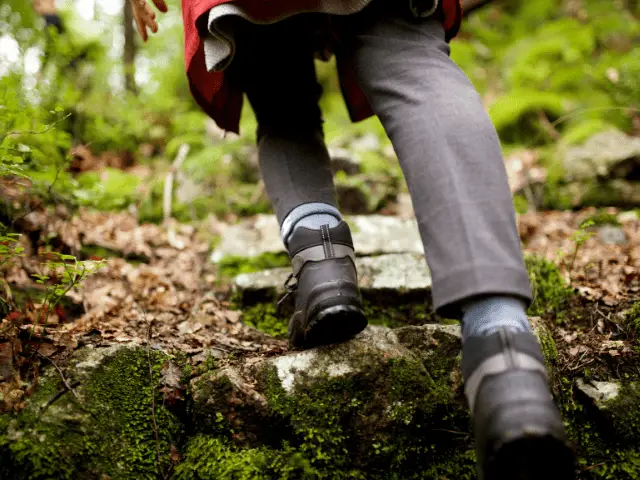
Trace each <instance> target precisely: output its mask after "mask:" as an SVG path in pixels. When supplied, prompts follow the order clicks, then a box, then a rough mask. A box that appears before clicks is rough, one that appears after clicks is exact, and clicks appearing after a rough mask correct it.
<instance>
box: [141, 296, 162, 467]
mask: <svg viewBox="0 0 640 480" xmlns="http://www.w3.org/2000/svg"><path fill="white" fill-rule="evenodd" d="M136 304H137V302H136ZM138 308H139V309H140V310H141V312H142V318H143V319H144V320H145V322H147V323H148V324H149V328H148V329H147V364H148V365H149V381H150V382H151V420H153V435H154V437H155V440H156V461H157V463H158V465H157V466H158V473H159V474H160V475H162V478H165V476H164V474H163V473H162V468H161V467H160V465H161V463H160V437H159V435H158V422H157V420H156V387H155V385H154V384H153V367H152V365H151V330H152V328H153V322H150V321H148V320H147V315H146V313H145V312H144V310H142V309H141V308H140V306H139V305H138Z"/></svg>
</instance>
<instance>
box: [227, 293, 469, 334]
mask: <svg viewBox="0 0 640 480" xmlns="http://www.w3.org/2000/svg"><path fill="white" fill-rule="evenodd" d="M236 300H237V301H238V303H241V302H239V300H238V299H236ZM363 303H364V312H365V315H366V316H367V319H368V321H369V324H370V325H381V326H384V327H389V328H397V327H405V326H407V325H424V324H425V323H429V322H431V321H433V320H434V314H433V313H432V311H431V309H430V306H429V305H428V304H425V303H424V302H420V303H418V302H416V301H415V300H413V301H410V300H407V301H406V302H403V301H399V302H398V303H397V304H381V303H379V302H374V301H373V300H371V299H367V298H365V299H364V302H363ZM236 306H238V305H236ZM239 308H242V307H239ZM290 310H291V308H290V307H289V308H287V307H284V306H283V308H282V309H281V312H280V313H279V314H277V305H276V303H275V301H273V302H264V303H262V302H261V303H256V304H255V305H251V306H247V307H243V308H242V320H243V321H244V322H245V323H246V324H248V325H251V326H252V327H254V328H257V329H258V330H260V331H261V332H264V333H267V334H269V335H272V336H274V337H276V338H287V328H288V324H289V317H290V314H291V311H290ZM455 323H458V322H455Z"/></svg>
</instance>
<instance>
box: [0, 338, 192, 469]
mask: <svg viewBox="0 0 640 480" xmlns="http://www.w3.org/2000/svg"><path fill="white" fill-rule="evenodd" d="M169 365H170V360H169V357H168V356H167V355H166V354H164V353H161V352H158V351H156V350H151V351H147V349H145V348H140V347H136V346H131V345H130V346H122V345H112V346H109V347H106V348H98V347H92V346H91V347H85V348H82V349H79V350H77V351H75V352H74V353H73V355H72V357H71V359H70V361H69V366H68V368H64V370H63V371H64V374H65V377H66V378H67V379H68V382H69V383H70V384H71V385H72V387H73V392H71V391H67V390H66V389H65V387H64V385H63V382H62V380H61V376H60V374H59V373H58V371H57V370H56V369H55V368H54V367H53V366H51V365H46V366H45V368H43V370H42V373H41V375H40V378H39V384H38V388H37V389H36V391H35V393H34V394H33V396H32V397H31V398H30V402H29V403H28V405H27V407H26V408H25V409H24V410H22V411H21V412H20V413H19V414H15V415H11V416H10V415H9V414H3V415H0V455H1V456H2V462H1V464H0V478H12V479H16V480H19V479H27V478H60V479H72V478H78V477H77V475H79V474H80V473H79V472H82V474H81V476H82V477H83V478H96V479H98V478H156V476H157V474H158V468H160V469H161V470H162V471H168V470H169V469H170V468H171V464H172V462H171V459H170V454H171V451H172V448H173V449H175V444H176V442H177V438H178V434H179V432H180V428H181V427H180V423H179V420H178V416H176V415H175V414H174V413H173V412H172V411H171V410H170V408H169V403H170V401H171V402H174V406H175V405H177V403H175V402H180V401H181V400H180V395H181V394H180V392H179V390H180V389H181V387H180V386H179V385H178V384H177V383H176V381H175V377H176V375H175V367H174V373H173V374H167V373H171V370H170V369H168V368H167V367H168V366H169ZM165 380H170V382H169V384H167V385H165V384H164V383H165ZM153 386H155V387H156V388H153ZM152 392H153V394H152ZM154 395H155V397H154ZM76 396H77V397H76ZM154 400H155V402H154ZM154 425H158V426H159V427H158V429H157V436H156V433H154V432H155V427H154ZM89 472H90V473H89Z"/></svg>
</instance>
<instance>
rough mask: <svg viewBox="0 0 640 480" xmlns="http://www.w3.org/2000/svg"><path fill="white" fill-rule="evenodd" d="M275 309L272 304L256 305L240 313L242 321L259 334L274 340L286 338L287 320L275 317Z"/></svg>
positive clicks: (279, 316) (281, 316)
mask: <svg viewBox="0 0 640 480" xmlns="http://www.w3.org/2000/svg"><path fill="white" fill-rule="evenodd" d="M276 310H277V307H276V305H275V304H273V303H258V304H257V305H254V306H252V307H248V308H246V309H244V310H243V311H242V320H243V321H244V322H245V323H246V324H247V325H251V326H252V327H254V328H257V329H258V330H260V331H261V332H264V333H267V334H269V335H271V336H274V337H276V338H287V328H288V324H289V320H288V318H286V317H285V316H284V315H276Z"/></svg>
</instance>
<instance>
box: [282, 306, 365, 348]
mask: <svg viewBox="0 0 640 480" xmlns="http://www.w3.org/2000/svg"><path fill="white" fill-rule="evenodd" d="M296 321H297V318H296V316H295V315H294V316H293V317H292V318H291V320H290V322H289V330H290V331H292V329H296V325H295V323H296ZM367 324H368V322H367V317H366V316H365V314H364V312H363V311H362V309H361V308H359V307H356V306H353V305H334V306H331V307H327V308H325V309H323V310H321V311H320V312H318V313H317V314H316V315H315V317H314V318H313V319H311V321H310V322H309V324H308V325H307V328H306V329H305V330H304V331H303V332H297V333H298V334H297V335H296V334H294V335H293V339H294V340H290V342H289V347H290V348H313V347H318V346H321V345H331V344H334V343H342V342H345V341H347V340H350V339H352V338H353V337H355V336H356V335H357V334H358V333H360V332H361V331H362V330H364V329H365V327H366V326H367ZM294 331H295V330H294Z"/></svg>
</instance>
